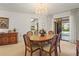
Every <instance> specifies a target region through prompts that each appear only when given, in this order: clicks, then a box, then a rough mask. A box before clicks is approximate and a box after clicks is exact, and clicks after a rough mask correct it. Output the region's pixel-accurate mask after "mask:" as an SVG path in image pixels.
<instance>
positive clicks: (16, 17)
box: [0, 10, 52, 38]
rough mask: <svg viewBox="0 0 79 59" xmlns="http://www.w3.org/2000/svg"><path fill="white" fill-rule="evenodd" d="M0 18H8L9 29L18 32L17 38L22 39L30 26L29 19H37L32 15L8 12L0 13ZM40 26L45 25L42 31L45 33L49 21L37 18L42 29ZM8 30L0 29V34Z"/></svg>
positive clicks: (45, 18) (41, 17)
mask: <svg viewBox="0 0 79 59" xmlns="http://www.w3.org/2000/svg"><path fill="white" fill-rule="evenodd" d="M0 17H8V18H9V29H10V30H12V29H13V28H16V30H17V32H19V37H21V38H22V35H23V34H24V33H26V32H27V31H29V30H30V26H31V21H30V19H31V18H37V16H36V15H34V14H27V13H18V12H9V11H1V10H0ZM42 24H45V26H44V29H45V30H46V31H48V30H50V28H51V26H50V24H52V23H51V21H50V19H48V17H47V16H40V17H39V27H40V29H41V28H42ZM9 29H0V32H7V31H8V30H9Z"/></svg>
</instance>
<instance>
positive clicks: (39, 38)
mask: <svg viewBox="0 0 79 59" xmlns="http://www.w3.org/2000/svg"><path fill="white" fill-rule="evenodd" d="M53 37H54V35H44V36H41V35H32V36H31V37H30V40H31V41H32V42H37V43H40V56H41V55H42V48H43V44H44V43H45V42H49V41H50V40H51V39H52V38H53Z"/></svg>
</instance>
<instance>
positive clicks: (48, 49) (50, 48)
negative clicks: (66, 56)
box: [42, 35, 58, 56]
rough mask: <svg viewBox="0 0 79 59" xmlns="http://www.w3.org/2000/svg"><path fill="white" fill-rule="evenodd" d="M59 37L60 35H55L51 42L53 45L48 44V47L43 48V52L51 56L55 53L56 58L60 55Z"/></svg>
mask: <svg viewBox="0 0 79 59" xmlns="http://www.w3.org/2000/svg"><path fill="white" fill-rule="evenodd" d="M57 36H58V35H55V36H54V37H53V38H52V39H51V40H52V41H51V43H50V44H48V45H47V46H43V47H42V51H43V52H46V53H48V54H49V55H50V56H51V54H52V53H53V52H54V54H55V56H57V55H58V52H57V39H56V38H57Z"/></svg>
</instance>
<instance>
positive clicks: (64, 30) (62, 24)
mask: <svg viewBox="0 0 79 59" xmlns="http://www.w3.org/2000/svg"><path fill="white" fill-rule="evenodd" d="M54 23H55V33H57V34H58V33H60V32H61V39H62V40H65V41H70V22H69V17H68V16H67V17H60V18H55V22H54Z"/></svg>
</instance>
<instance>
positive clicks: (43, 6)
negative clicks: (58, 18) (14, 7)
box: [35, 3, 48, 15]
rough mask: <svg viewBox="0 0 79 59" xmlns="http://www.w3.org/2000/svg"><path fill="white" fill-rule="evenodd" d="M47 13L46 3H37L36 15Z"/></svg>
mask: <svg viewBox="0 0 79 59" xmlns="http://www.w3.org/2000/svg"><path fill="white" fill-rule="evenodd" d="M47 11H48V6H47V4H46V3H38V4H36V5H35V13H36V14H38V15H42V14H46V13H47Z"/></svg>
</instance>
